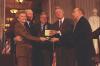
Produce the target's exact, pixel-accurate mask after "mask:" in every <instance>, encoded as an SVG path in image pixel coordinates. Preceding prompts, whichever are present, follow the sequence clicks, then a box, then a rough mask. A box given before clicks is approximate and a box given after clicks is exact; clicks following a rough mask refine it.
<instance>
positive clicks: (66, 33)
mask: <svg viewBox="0 0 100 66" xmlns="http://www.w3.org/2000/svg"><path fill="white" fill-rule="evenodd" d="M55 15H56V17H57V19H58V20H57V21H56V22H55V23H54V24H53V29H54V30H56V32H55V35H54V37H53V38H51V41H52V42H54V45H55V52H56V65H57V66H74V65H75V64H74V55H75V54H74V48H73V45H72V33H73V21H72V20H71V19H69V18H65V17H64V11H63V9H61V8H60V7H59V8H56V10H55Z"/></svg>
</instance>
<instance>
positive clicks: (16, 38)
mask: <svg viewBox="0 0 100 66" xmlns="http://www.w3.org/2000/svg"><path fill="white" fill-rule="evenodd" d="M14 40H15V41H22V40H23V39H22V37H21V36H16V37H14Z"/></svg>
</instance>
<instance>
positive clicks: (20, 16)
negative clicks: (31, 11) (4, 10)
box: [18, 13, 27, 23]
mask: <svg viewBox="0 0 100 66" xmlns="http://www.w3.org/2000/svg"><path fill="white" fill-rule="evenodd" d="M26 19H27V17H26V14H25V13H21V14H19V16H18V21H19V22H21V23H24V22H26Z"/></svg>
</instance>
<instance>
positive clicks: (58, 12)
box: [55, 9, 64, 19]
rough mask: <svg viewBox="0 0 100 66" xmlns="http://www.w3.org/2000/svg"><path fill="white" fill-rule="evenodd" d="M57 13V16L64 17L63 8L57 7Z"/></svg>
mask: <svg viewBox="0 0 100 66" xmlns="http://www.w3.org/2000/svg"><path fill="white" fill-rule="evenodd" d="M55 15H56V17H57V18H58V19H61V18H63V17H64V12H63V10H61V9H56V10H55Z"/></svg>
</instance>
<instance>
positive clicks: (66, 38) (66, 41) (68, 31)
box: [52, 18, 73, 48]
mask: <svg viewBox="0 0 100 66" xmlns="http://www.w3.org/2000/svg"><path fill="white" fill-rule="evenodd" d="M52 28H53V29H54V30H60V32H61V34H62V35H61V36H60V35H58V34H56V35H55V37H59V38H60V43H58V46H63V47H67V48H71V47H72V33H73V21H72V20H71V19H69V18H66V19H64V21H63V24H62V25H61V27H60V28H59V21H56V22H55V23H54V24H53V27H52Z"/></svg>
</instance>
